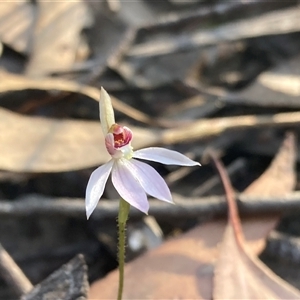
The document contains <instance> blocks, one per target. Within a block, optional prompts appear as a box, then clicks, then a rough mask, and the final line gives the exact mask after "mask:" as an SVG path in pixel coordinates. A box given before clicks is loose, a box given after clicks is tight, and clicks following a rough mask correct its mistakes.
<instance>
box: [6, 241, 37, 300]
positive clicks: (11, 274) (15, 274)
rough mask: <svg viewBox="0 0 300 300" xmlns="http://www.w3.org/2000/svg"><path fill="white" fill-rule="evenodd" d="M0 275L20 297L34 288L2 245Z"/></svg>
mask: <svg viewBox="0 0 300 300" xmlns="http://www.w3.org/2000/svg"><path fill="white" fill-rule="evenodd" d="M0 273H1V275H2V277H3V278H4V279H5V281H6V283H7V284H8V285H10V286H11V287H12V290H13V291H14V292H15V294H16V296H18V297H20V296H22V295H23V294H25V293H28V292H29V291H30V290H31V289H32V288H33V286H32V284H31V282H30V281H29V279H28V278H27V277H26V276H25V274H24V273H23V272H22V270H21V269H20V268H19V267H18V265H17V264H16V263H15V262H14V260H13V259H12V258H11V256H10V255H9V254H8V253H7V252H6V250H5V249H4V248H3V247H2V246H1V245H0Z"/></svg>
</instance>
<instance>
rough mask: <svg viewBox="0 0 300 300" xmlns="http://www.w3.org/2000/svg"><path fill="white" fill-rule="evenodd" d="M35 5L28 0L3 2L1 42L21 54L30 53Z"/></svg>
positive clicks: (0, 20)
mask: <svg viewBox="0 0 300 300" xmlns="http://www.w3.org/2000/svg"><path fill="white" fill-rule="evenodd" d="M34 12H35V10H34V5H33V4H32V3H30V2H29V1H27V0H19V1H9V0H6V1H1V3H0V40H1V41H2V42H3V43H5V44H7V45H9V46H10V47H11V48H13V49H14V50H16V51H17V52H21V53H26V54H28V53H29V50H30V47H29V46H30V38H31V30H32V27H33V24H34V18H35V16H34Z"/></svg>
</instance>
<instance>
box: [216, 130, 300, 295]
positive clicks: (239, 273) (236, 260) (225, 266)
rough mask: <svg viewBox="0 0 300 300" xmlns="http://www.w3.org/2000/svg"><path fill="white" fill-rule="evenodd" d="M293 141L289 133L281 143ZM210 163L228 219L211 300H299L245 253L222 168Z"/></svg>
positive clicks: (288, 288)
mask: <svg viewBox="0 0 300 300" xmlns="http://www.w3.org/2000/svg"><path fill="white" fill-rule="evenodd" d="M293 141H294V137H293V135H291V134H290V135H288V137H287V140H286V141H285V144H289V143H291V144H292V145H293ZM285 146H286V145H284V146H283V147H282V149H281V153H280V154H282V152H283V153H284V152H285V150H286V149H285ZM283 157H284V158H283V159H286V157H285V156H283ZM214 161H215V164H216V166H217V168H218V171H219V173H220V176H221V179H222V182H223V185H224V188H225V193H226V198H227V202H228V207H229V220H228V224H227V227H226V231H225V235H224V237H223V241H222V244H221V247H220V252H219V253H220V255H219V258H218V261H217V263H216V267H215V276H214V291H213V298H214V299H299V298H300V291H298V290H297V289H296V288H294V287H293V286H291V285H290V284H288V283H287V282H285V281H284V280H282V279H281V278H280V277H278V276H277V275H276V274H274V273H273V272H272V271H271V270H270V269H269V268H268V267H267V266H265V265H264V264H263V263H262V262H261V261H259V259H258V258H257V257H255V256H254V255H253V254H251V252H249V251H248V250H247V248H246V245H245V241H244V236H243V231H242V227H241V223H240V219H239V216H238V211H237V205H236V201H235V197H234V192H233V188H232V186H231V183H230V181H229V177H228V175H227V173H226V170H225V168H224V166H223V165H222V164H221V163H220V162H219V161H218V160H217V159H214ZM275 161H276V160H275ZM278 161H280V158H278V160H277V162H276V163H274V164H272V166H271V167H270V169H271V168H273V169H274V165H276V164H278ZM275 169H276V168H275Z"/></svg>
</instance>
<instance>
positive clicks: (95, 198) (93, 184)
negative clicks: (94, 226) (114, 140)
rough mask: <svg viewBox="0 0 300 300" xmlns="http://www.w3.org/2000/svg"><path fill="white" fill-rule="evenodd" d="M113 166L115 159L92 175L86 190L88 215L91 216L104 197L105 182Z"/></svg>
mask: <svg viewBox="0 0 300 300" xmlns="http://www.w3.org/2000/svg"><path fill="white" fill-rule="evenodd" d="M112 166H113V160H110V161H109V162H107V163H106V164H105V165H102V166H101V167H99V168H97V169H96V170H95V171H94V172H93V173H92V175H91V177H90V179H89V182H88V184H87V187H86V192H85V208H86V216H87V218H89V217H90V216H91V214H92V212H93V211H94V209H95V208H96V206H97V204H98V202H99V199H100V198H101V197H102V195H103V192H104V188H105V184H106V182H107V179H108V176H109V174H110V172H111V169H112Z"/></svg>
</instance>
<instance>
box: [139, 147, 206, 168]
mask: <svg viewBox="0 0 300 300" xmlns="http://www.w3.org/2000/svg"><path fill="white" fill-rule="evenodd" d="M133 157H134V158H140V159H146V160H151V161H156V162H160V163H162V164H165V165H179V166H200V164H199V163H198V162H196V161H193V160H191V159H189V158H188V157H187V156H185V155H183V154H181V153H179V152H177V151H173V150H169V149H165V148H158V147H150V148H145V149H141V150H137V151H134V152H133Z"/></svg>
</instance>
